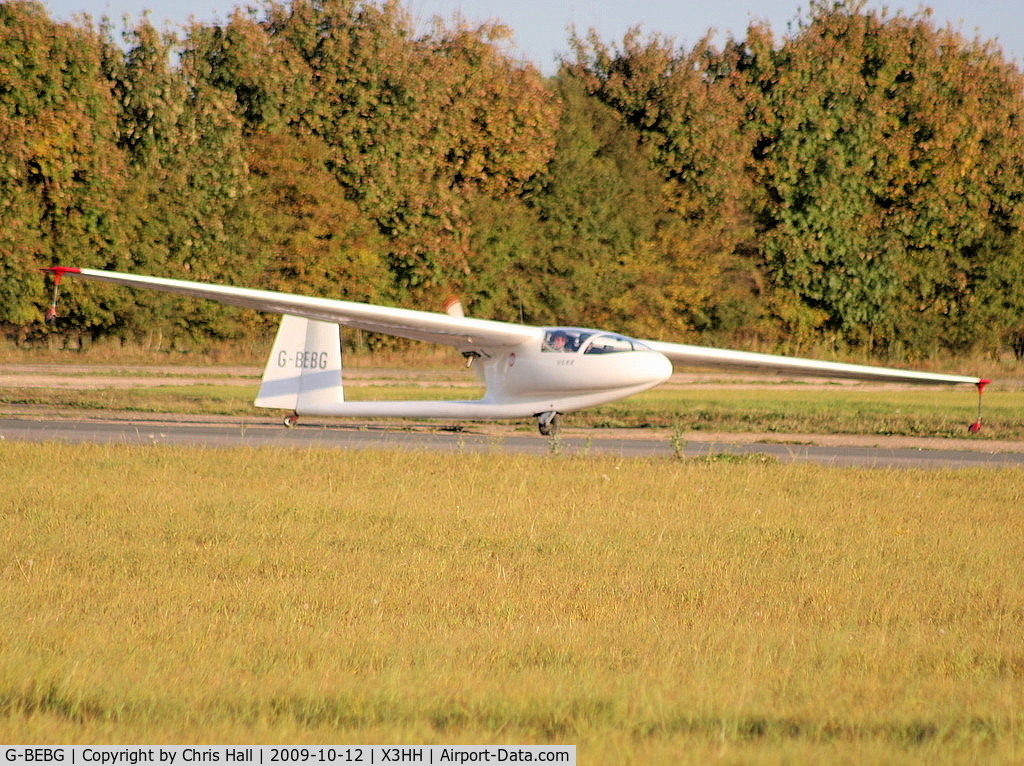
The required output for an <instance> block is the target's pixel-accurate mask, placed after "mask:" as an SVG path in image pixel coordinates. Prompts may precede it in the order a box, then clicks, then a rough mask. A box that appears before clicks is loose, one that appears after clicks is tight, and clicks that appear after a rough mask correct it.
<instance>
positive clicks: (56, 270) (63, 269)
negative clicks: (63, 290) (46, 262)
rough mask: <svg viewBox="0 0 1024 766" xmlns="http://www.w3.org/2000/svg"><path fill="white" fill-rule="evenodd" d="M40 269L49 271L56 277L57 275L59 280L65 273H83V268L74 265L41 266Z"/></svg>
mask: <svg viewBox="0 0 1024 766" xmlns="http://www.w3.org/2000/svg"><path fill="white" fill-rule="evenodd" d="M39 270H40V271H45V272H47V273H49V274H53V275H54V276H55V277H57V280H58V281H59V280H60V278H61V277H62V276H64V275H65V274H81V273H82V270H81V269H79V268H75V267H74V266H44V267H43V268H41V269H39Z"/></svg>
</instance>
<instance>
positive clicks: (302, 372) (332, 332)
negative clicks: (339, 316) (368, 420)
mask: <svg viewBox="0 0 1024 766" xmlns="http://www.w3.org/2000/svg"><path fill="white" fill-rule="evenodd" d="M344 399H345V396H344V393H343V390H342V384H341V332H340V330H339V328H338V325H336V324H334V323H333V322H317V321H314V320H312V319H303V318H301V317H294V316H289V315H288V314H285V315H284V316H283V317H281V327H280V328H279V329H278V331H277V338H276V339H275V340H274V348H273V350H272V351H271V352H270V358H269V359H268V360H267V368H266V370H264V372H263V382H262V384H261V385H260V392H259V394H257V396H256V402H255V404H256V406H257V407H268V408H272V409H281V410H294V411H295V412H298V413H300V414H301V413H302V411H303V410H304V409H307V408H309V407H316V406H319V405H324V404H336V403H338V402H342V401H344Z"/></svg>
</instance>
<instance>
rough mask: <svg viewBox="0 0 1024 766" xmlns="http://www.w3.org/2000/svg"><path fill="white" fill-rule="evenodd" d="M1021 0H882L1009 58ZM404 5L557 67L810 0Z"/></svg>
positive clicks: (722, 29) (1015, 45)
mask: <svg viewBox="0 0 1024 766" xmlns="http://www.w3.org/2000/svg"><path fill="white" fill-rule="evenodd" d="M44 2H45V4H46V6H47V8H48V9H49V11H50V14H51V16H53V17H55V18H58V19H70V18H71V17H72V16H73V15H74V14H76V13H88V14H89V15H91V16H92V17H93V18H94V19H99V18H100V17H102V16H104V15H106V16H109V17H110V18H111V19H112V20H114V21H115V22H120V20H121V18H122V16H124V15H125V14H128V15H130V16H131V17H132V18H134V19H138V18H141V17H142V15H143V13H144V12H145V11H147V10H148V11H149V12H150V17H151V19H152V20H153V22H154V23H155V24H156V25H157V26H166V25H171V26H178V25H181V24H184V23H185V22H186V21H187V20H188V19H189V18H190V17H195V18H196V19H197V20H199V21H204V22H208V21H214V20H225V19H226V18H227V17H228V15H229V14H230V12H231V10H232V9H233V8H235V7H237V6H242V5H245V2H244V0H239V1H237V2H236V1H235V0H48V1H47V0H44ZM1019 3H1020V0H932V1H931V2H928V3H919V2H904V1H903V0H891V1H890V2H876V0H871V3H870V6H871V7H878V8H881V7H883V6H884V7H887V8H889V10H890V12H895V11H897V10H900V11H903V12H904V13H906V14H911V13H914V12H916V11H917V10H918V9H920V8H921V7H922V5H924V6H927V7H929V8H931V9H932V10H933V12H934V14H933V18H934V20H935V21H936V23H937V24H938V25H939V26H945V25H946V24H947V23H948V24H951V25H952V26H953V27H954V28H955V29H958V30H960V32H961V33H963V34H964V36H965V37H968V38H973V37H975V36H976V35H978V36H980V37H981V38H983V39H986V40H989V39H997V40H998V42H999V44H1000V45H1001V46H1002V48H1003V51H1004V52H1005V54H1006V55H1007V57H1008V58H1010V59H1013V60H1015V61H1017V62H1018V64H1020V62H1022V61H1024V12H1022V11H1021V7H1020V5H1019ZM405 7H406V8H407V9H408V10H409V11H410V12H411V13H412V14H413V15H414V16H415V17H416V18H417V19H420V20H422V21H423V22H424V23H426V22H427V21H428V20H429V19H430V18H431V17H433V16H435V15H440V16H442V17H444V18H446V19H450V18H452V17H453V16H454V15H455V14H456V13H458V14H461V16H463V17H464V18H466V19H467V20H469V21H471V22H478V21H486V20H491V19H497V20H500V21H502V22H504V23H505V24H507V25H508V26H509V27H511V28H512V30H513V32H514V43H515V49H516V51H517V53H518V54H519V55H520V56H522V57H523V58H526V59H529V60H531V61H533V62H535V63H536V64H537V65H538V66H539V67H540V68H541V69H542V70H543V71H544V72H545V73H548V74H550V73H552V72H553V71H554V68H555V61H556V56H557V54H558V53H563V52H565V50H566V48H567V44H566V41H567V40H568V32H567V29H568V27H569V26H570V25H575V27H576V28H577V29H578V30H580V31H582V32H585V31H586V30H588V29H590V28H591V27H593V28H595V29H597V30H598V32H599V34H600V36H601V39H603V40H604V41H606V42H616V41H620V40H621V39H622V36H623V34H624V33H625V31H626V30H627V29H629V28H630V27H631V26H634V25H637V24H640V25H642V26H643V28H644V30H645V31H647V32H658V33H661V34H664V35H667V36H669V37H672V38H674V39H675V40H676V42H677V43H679V44H685V45H692V44H693V43H694V42H696V41H697V40H698V39H700V38H701V37H702V36H703V35H704V34H705V33H706V32H707V31H708V30H709V29H714V30H716V31H717V32H718V33H719V34H720V35H723V36H724V35H725V34H727V33H729V32H731V33H733V34H734V35H735V36H737V37H742V36H743V33H744V30H745V29H746V27H747V24H748V23H749V22H750V21H751V20H752V19H763V20H766V21H768V22H769V23H770V24H771V27H772V29H773V30H774V31H775V33H776V35H782V34H785V32H786V30H787V25H789V24H790V23H791V22H793V21H795V20H796V19H797V17H798V14H799V12H800V10H801V9H804V10H805V11H806V8H807V3H806V2H802V1H801V0H703V2H695V0H625V1H624V0H405Z"/></svg>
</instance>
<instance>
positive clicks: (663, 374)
mask: <svg viewBox="0 0 1024 766" xmlns="http://www.w3.org/2000/svg"><path fill="white" fill-rule="evenodd" d="M652 353H653V354H654V357H655V358H654V359H652V360H651V363H650V364H651V374H652V377H654V378H655V379H656V380H657V383H655V384H654V385H660V384H661V383H664V382H665V381H666V380H668V379H669V378H671V377H672V372H673V369H672V362H670V361H669V360H668V357H667V356H665V355H664V354H659V353H658V352H657V351H654V352H652Z"/></svg>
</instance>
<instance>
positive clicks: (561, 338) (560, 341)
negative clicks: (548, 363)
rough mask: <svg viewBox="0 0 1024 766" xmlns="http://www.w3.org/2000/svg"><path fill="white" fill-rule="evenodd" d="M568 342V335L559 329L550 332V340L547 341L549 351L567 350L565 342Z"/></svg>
mask: <svg viewBox="0 0 1024 766" xmlns="http://www.w3.org/2000/svg"><path fill="white" fill-rule="evenodd" d="M568 343H569V336H568V335H566V334H565V333H564V332H562V331H561V330H559V331H557V332H554V333H552V334H551V340H550V341H549V342H548V350H549V351H569V350H570V349H569V348H567V344H568Z"/></svg>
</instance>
